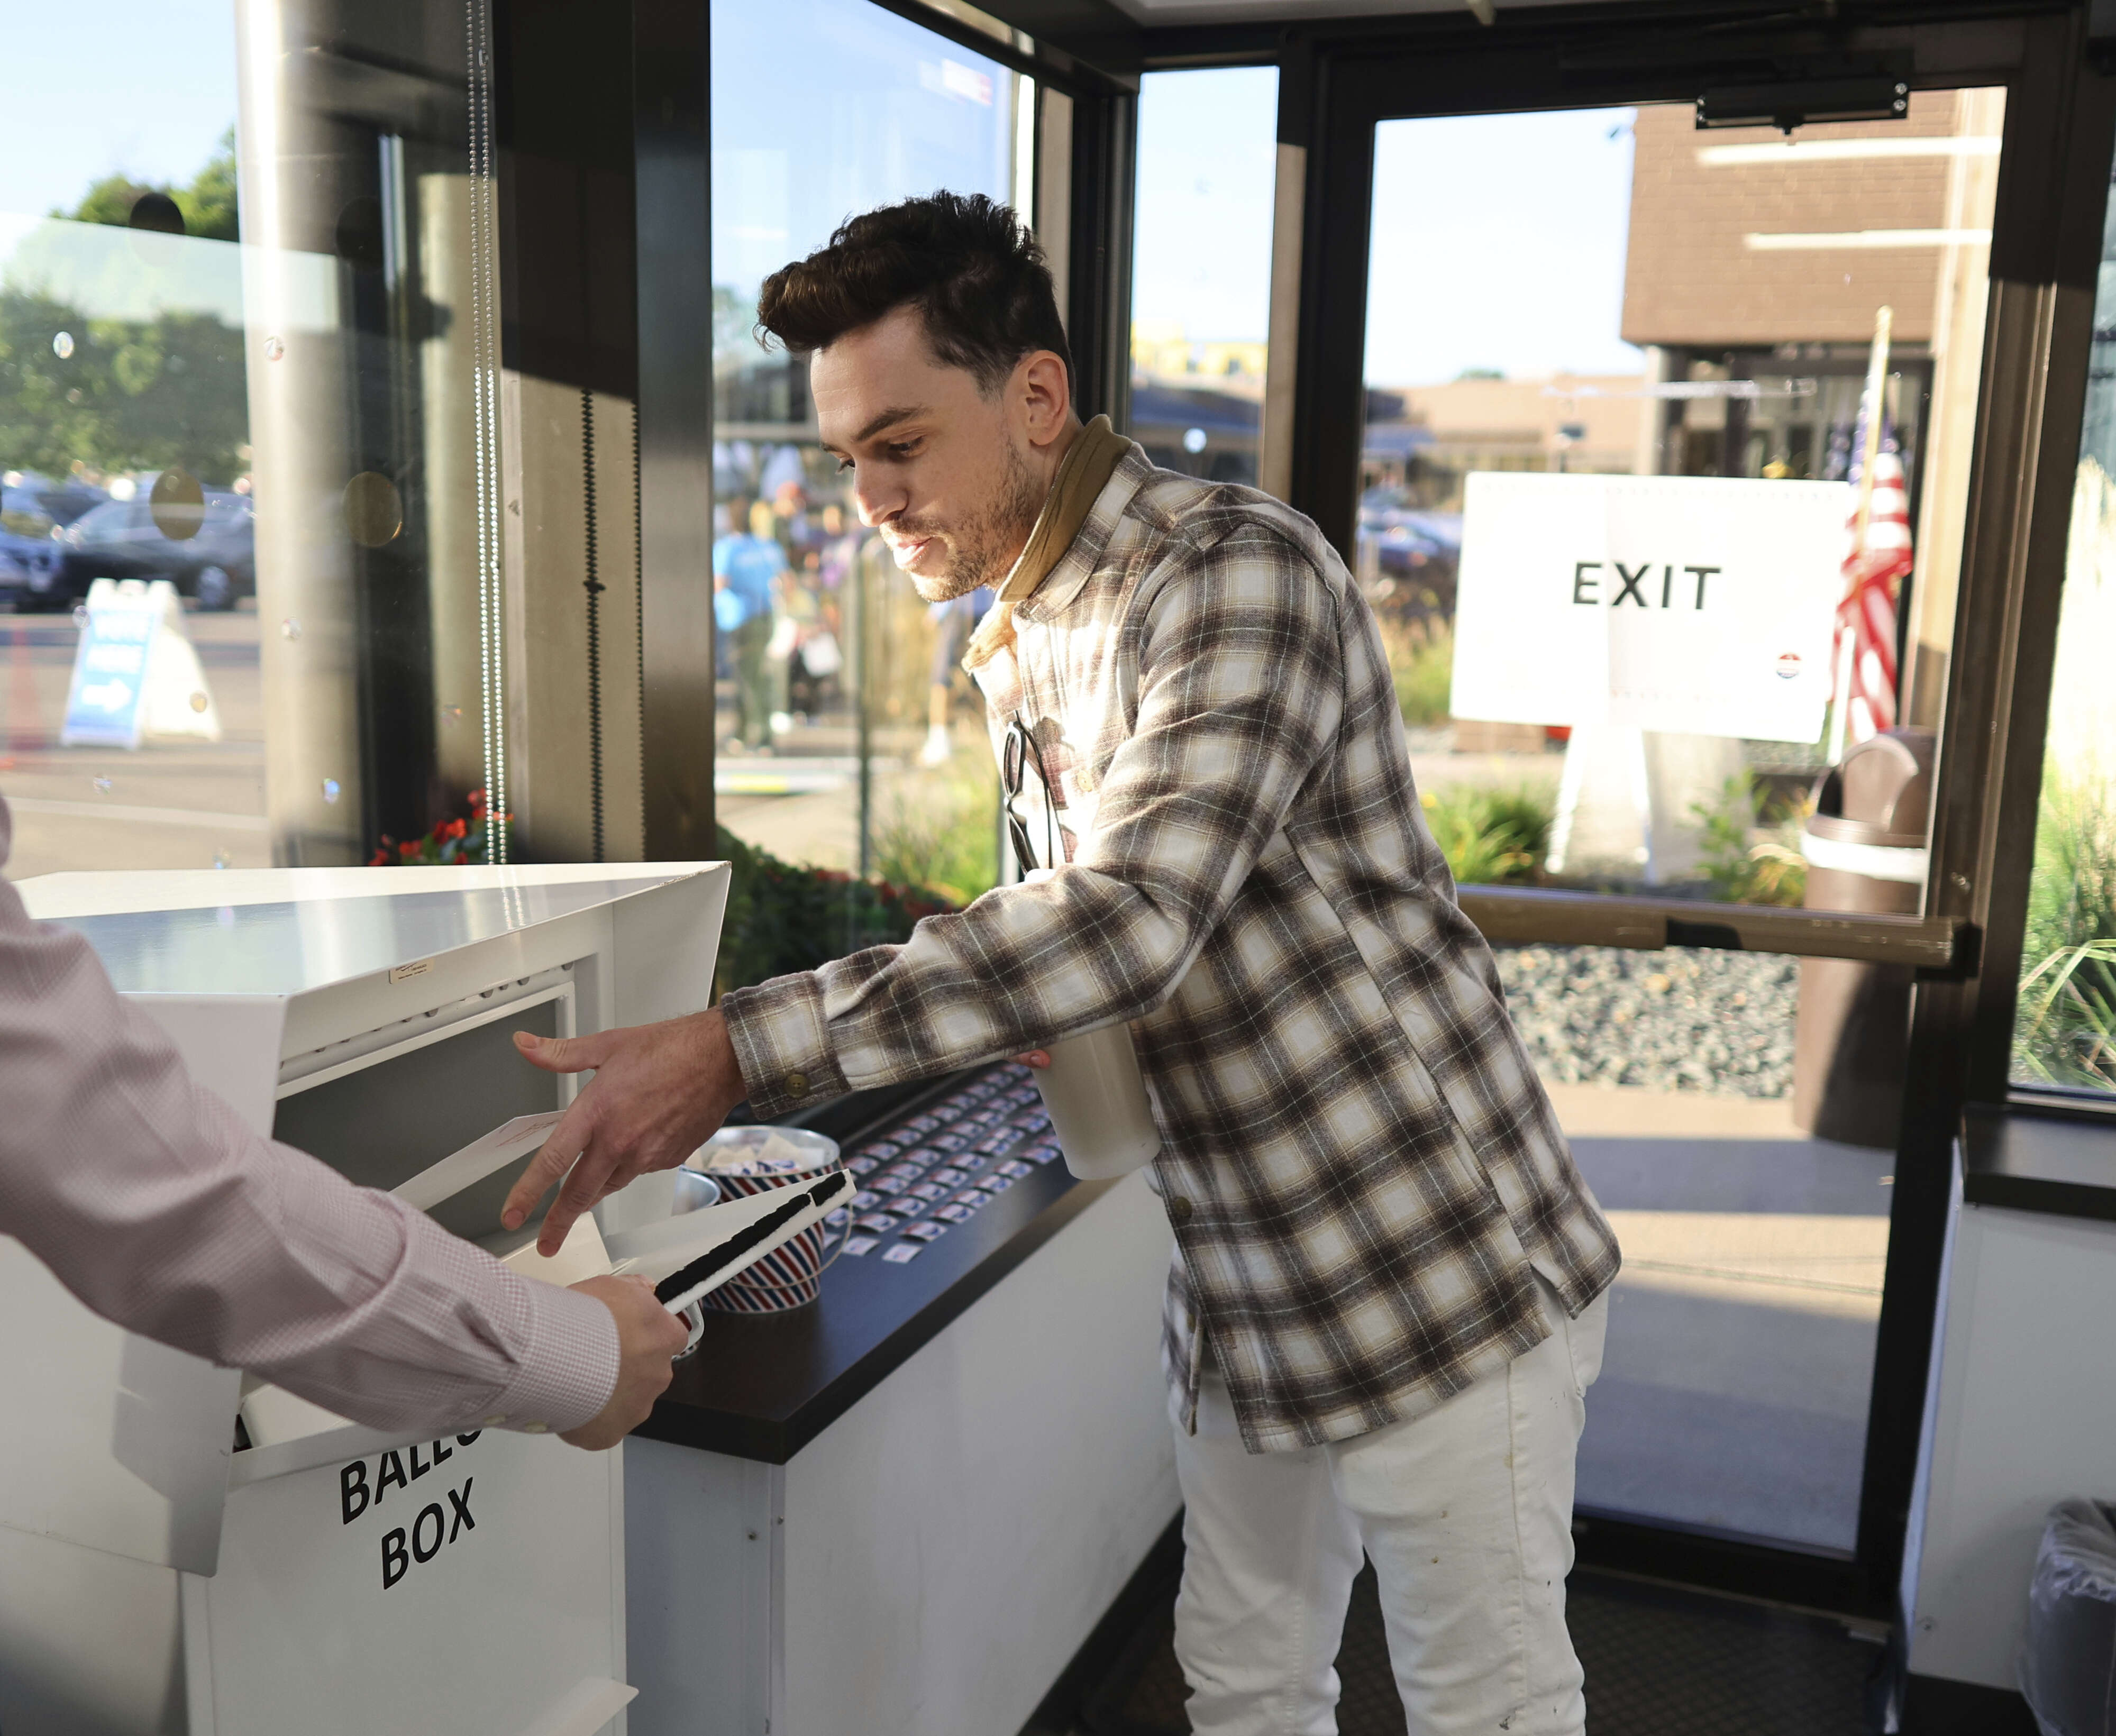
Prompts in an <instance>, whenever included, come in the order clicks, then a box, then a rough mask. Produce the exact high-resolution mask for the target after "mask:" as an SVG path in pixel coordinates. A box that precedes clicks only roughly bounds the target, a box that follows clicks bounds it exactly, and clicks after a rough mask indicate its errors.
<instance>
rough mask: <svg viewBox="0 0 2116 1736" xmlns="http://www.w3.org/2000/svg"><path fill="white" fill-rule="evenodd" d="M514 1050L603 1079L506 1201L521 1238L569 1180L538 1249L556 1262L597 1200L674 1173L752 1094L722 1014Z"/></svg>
mask: <svg viewBox="0 0 2116 1736" xmlns="http://www.w3.org/2000/svg"><path fill="white" fill-rule="evenodd" d="M514 1044H515V1047H516V1048H517V1049H520V1050H521V1051H522V1054H523V1055H524V1056H526V1057H527V1059H529V1060H531V1061H532V1062H533V1063H536V1065H537V1066H538V1067H540V1068H544V1069H545V1071H546V1072H554V1073H577V1072H587V1071H589V1070H590V1069H592V1070H593V1071H594V1073H595V1077H594V1078H593V1079H591V1081H589V1082H588V1083H587V1084H586V1086H583V1087H582V1091H581V1094H580V1095H578V1096H577V1097H576V1098H574V1100H573V1107H572V1108H571V1109H568V1110H567V1111H566V1114H565V1116H564V1118H563V1120H561V1121H560V1122H559V1125H558V1126H557V1127H555V1128H554V1129H553V1130H552V1132H551V1137H550V1138H549V1139H547V1140H545V1141H544V1147H543V1149H542V1150H540V1151H539V1152H538V1153H537V1154H536V1159H535V1160H534V1161H533V1162H531V1164H530V1165H529V1167H528V1168H527V1169H526V1170H524V1171H523V1172H522V1178H521V1180H519V1181H518V1182H517V1183H515V1184H514V1188H513V1192H510V1193H509V1194H508V1196H507V1204H506V1206H505V1208H504V1210H503V1211H502V1213H501V1221H502V1222H503V1223H504V1224H506V1226H507V1227H508V1229H519V1228H520V1227H521V1226H522V1224H525V1223H527V1221H528V1219H529V1214H530V1213H531V1211H533V1210H535V1209H536V1202H537V1201H539V1200H540V1199H542V1198H543V1197H544V1196H545V1194H546V1193H548V1192H550V1190H551V1188H552V1187H553V1186H554V1184H556V1183H559V1181H560V1178H562V1177H563V1186H560V1187H559V1196H558V1198H557V1199H556V1200H555V1201H553V1202H552V1206H551V1210H550V1213H549V1215H546V1217H545V1219H544V1226H543V1229H542V1232H541V1233H540V1235H539V1236H538V1237H537V1239H536V1246H537V1247H538V1248H539V1249H540V1250H541V1251H542V1252H544V1253H545V1255H547V1256H548V1255H551V1254H555V1253H556V1252H557V1251H559V1245H560V1244H561V1243H562V1242H564V1240H565V1239H566V1234H567V1232H568V1231H569V1230H571V1229H573V1224H574V1221H575V1220H576V1219H578V1218H579V1217H580V1215H582V1213H583V1212H585V1211H586V1210H588V1209H589V1208H590V1207H591V1206H594V1205H595V1204H596V1202H597V1201H600V1200H603V1199H606V1198H608V1197H609V1196H610V1195H611V1194H613V1193H615V1192H617V1191H618V1189H619V1188H620V1187H623V1186H625V1185H626V1183H629V1182H632V1181H634V1180H637V1178H639V1177H641V1176H642V1175H646V1174H647V1173H650V1172H651V1171H653V1170H656V1169H674V1168H675V1167H676V1166H677V1165H678V1164H680V1163H682V1162H683V1160H684V1159H685V1158H687V1157H688V1156H689V1155H691V1154H692V1152H693V1151H695V1150H697V1148H698V1147H699V1146H701V1145H703V1144H704V1143H705V1142H706V1140H708V1139H709V1138H711V1137H712V1136H713V1134H715V1132H718V1131H719V1130H720V1123H722V1122H724V1121H725V1120H726V1119H727V1118H728V1115H729V1112H730V1111H731V1110H732V1109H734V1106H735V1105H737V1104H738V1103H739V1102H741V1101H742V1100H743V1097H744V1096H745V1095H747V1091H746V1090H745V1088H744V1086H743V1082H742V1068H741V1067H740V1065H739V1064H738V1063H737V1061H736V1059H735V1053H734V1045H733V1044H732V1043H731V1042H730V1041H729V1040H728V1031H727V1022H726V1021H725V1020H724V1019H723V1018H722V1017H720V1013H718V1012H717V1011H711V1010H709V1011H707V1012H704V1013H692V1015H690V1017H687V1018H675V1019H669V1020H666V1021H665V1022H662V1023H660V1024H658V1025H633V1026H625V1027H622V1028H620V1029H618V1030H615V1031H598V1032H596V1034H595V1035H593V1036H582V1037H557V1038H552V1037H537V1036H531V1035H530V1034H529V1033H528V1032H527V1031H517V1032H515V1034H514Z"/></svg>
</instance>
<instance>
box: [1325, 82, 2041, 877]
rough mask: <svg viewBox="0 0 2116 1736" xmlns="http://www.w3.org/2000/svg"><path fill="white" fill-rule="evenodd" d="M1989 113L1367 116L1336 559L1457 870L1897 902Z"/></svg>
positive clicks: (1983, 213) (1987, 191)
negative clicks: (1391, 678)
mask: <svg viewBox="0 0 2116 1736" xmlns="http://www.w3.org/2000/svg"><path fill="white" fill-rule="evenodd" d="M2002 119H2003V92H2001V91H1995V90H1957V91H1930V92H1919V93H1916V94H1913V95H1912V97H1911V103H1910V113H1909V115H1908V117H1907V118H1906V119H1905V120H1903V121H1901V122H1873V123H1842V124H1835V125H1815V126H1803V127H1801V128H1799V129H1798V130H1797V131H1796V134H1795V135H1793V136H1792V138H1791V139H1790V140H1788V139H1787V137H1785V136H1783V135H1780V134H1779V133H1778V132H1777V131H1775V130H1773V129H1770V128H1755V129H1730V130H1724V131H1700V130H1698V129H1697V127H1696V126H1695V122H1694V117H1693V113H1692V111H1691V109H1690V108H1687V107H1676V106H1673V105H1669V106H1663V107H1648V108H1636V109H1630V108H1622V109H1596V110H1572V111H1561V112H1555V113H1535V114H1511V115H1487V116H1473V117H1447V118H1439V119H1432V120H1405V121H1392V122H1384V123H1383V124H1382V125H1381V126H1379V127H1378V128H1377V130H1376V139H1375V179H1374V200H1373V243H1372V251H1371V256H1370V262H1369V294H1368V325H1367V338H1366V377H1367V382H1368V389H1367V394H1366V417H1367V420H1366V425H1365V432H1364V443H1363V445H1364V452H1363V460H1362V466H1361V476H1360V500H1359V521H1358V532H1357V549H1356V553H1357V563H1356V564H1357V570H1358V574H1359V579H1360V581H1361V583H1362V586H1364V589H1365V590H1366V593H1367V595H1368V596H1369V599H1371V600H1372V602H1373V605H1374V608H1375V612H1376V613H1377V615H1378V617H1379V618H1380V621H1381V623H1382V632H1383V635H1384V636H1385V638H1386V640H1387V643H1388V646H1389V650H1390V654H1391V658H1392V663H1393V664H1394V666H1395V668H1396V677H1397V690H1398V694H1399V697H1400V699H1401V703H1402V705H1403V710H1404V714H1405V722H1406V723H1407V725H1408V726H1409V728H1410V731H1411V734H1412V745H1413V749H1414V752H1415V756H1416V760H1417V765H1418V772H1419V780H1420V785H1421V788H1422V789H1423V790H1424V795H1425V799H1426V801H1427V803H1428V807H1429V808H1430V809H1431V810H1432V811H1433V813H1434V817H1435V822H1436V825H1437V826H1438V827H1439V828H1440V829H1442V832H1443V834H1445V835H1451V836H1453V837H1456V838H1459V839H1460V840H1461V848H1460V849H1459V850H1458V851H1456V868H1457V873H1458V875H1459V876H1460V877H1461V879H1465V880H1469V881H1478V880H1503V881H1511V882H1516V883H1523V884H1528V883H1533V884H1545V885H1554V886H1561V887H1571V888H1575V889H1586V890H1605V891H1621V892H1639V891H1646V890H1653V891H1658V892H1663V893H1671V894H1674V895H1677V896H1682V897H1697V898H1709V899H1718V900H1723V901H1735V902H1750V903H1769V904H1794V905H1797V904H1801V903H1802V902H1806V903H1807V904H1809V905H1810V906H1824V905H1827V906H1831V907H1838V908H1845V907H1850V908H1853V909H1857V910H1865V911H1873V912H1882V911H1887V912H1913V913H1914V912H1916V911H1917V910H1918V909H1919V908H1920V907H1921V899H1922V893H1923V884H1922V882H1923V878H1924V873H1923V866H1922V865H1923V862H1924V857H1923V855H1922V851H1923V847H1924V844H1925V831H1926V828H1927V824H1928V817H1929V816H1928V811H1927V806H1925V805H1926V804H1929V801H1930V788H1931V777H1932V771H1933V761H1934V755H1935V752H1936V746H1935V742H1934V734H1933V731H1934V726H1935V725H1936V723H1937V721H1938V719H1939V715H1940V711H1941V700H1942V698H1943V696H1944V688H1945V682H1946V652H1947V647H1948V645H1949V644H1950V643H1951V638H1952V633H1953V608H1954V595H1955V590H1956V583H1957V574H1958V570H1959V564H1960V558H1961V543H1962V526H1963V514H1964V511H1965V509H1966V499H1967V489H1966V475H1967V466H1968V463H1969V459H1970V455H1971V447H1972V444H1973V436H1974V427H1975V416H1976V396H1977V386H1978V378H1979V371H1980V359H1981V351H1982V330H1983V321H1984V313H1985V299H1986V270H1987V265H1988V256H1989V237H1990V225H1991V214H1992V209H1993V201H1994V196H1995V189H1996V185H1997V172H1998V153H1999V133H2000V127H2001V122H2002ZM1471 260H1473V261H1475V262H1476V265H1475V269H1452V268H1453V266H1454V265H1456V264H1459V263H1460V262H1462V261H1471ZM1440 262H1447V264H1442V263H1440ZM1561 286H1562V287H1561ZM1561 477H1562V478H1566V479H1571V480H1564V481H1559V480H1556V479H1558V478H1561ZM1617 479H1626V480H1623V481H1621V482H1620V481H1618V480H1617ZM1767 485H1768V486H1767ZM1575 544H1577V546H1575ZM1882 733H1891V734H1892V735H1893V740H1894V742H1896V744H1897V745H1896V746H1893V747H1888V748H1885V749H1883V750H1876V752H1877V753H1879V755H1881V757H1879V758H1875V757H1874V756H1872V755H1865V756H1862V757H1861V765H1860V768H1859V769H1858V770H1856V772H1854V771H1852V770H1849V769H1847V771H1846V772H1845V773H1844V774H1842V776H1841V777H1838V778H1829V777H1828V776H1827V775H1826V774H1828V773H1829V771H1830V769H1831V768H1832V767H1833V766H1835V765H1838V763H1839V762H1840V761H1842V760H1845V759H1846V756H1847V754H1850V753H1852V752H1853V751H1855V750H1856V749H1858V748H1859V747H1860V746H1861V744H1862V743H1865V742H1868V741H1870V738H1872V737H1875V736H1876V735H1879V734H1882ZM1884 762H1885V763H1884ZM1818 804H1819V814H1820V818H1819V820H1814V823H1812V824H1810V820H1813V819H1814V815H1815V812H1816V810H1817V805H1818ZM1867 847H1879V848H1881V849H1883V850H1893V851H1896V852H1898V855H1897V857H1888V858H1886V859H1885V861H1884V858H1879V857H1870V856H1867V855H1864V854H1862V853H1861V852H1862V851H1864V850H1865V848H1867ZM1877 862H1884V866H1887V867H1888V871H1889V875H1891V876H1893V877H1891V878H1885V879H1881V880H1876V879H1875V876H1874V875H1872V874H1870V873H1869V872H1868V871H1867V870H1871V869H1873V868H1874V867H1875V864H1876V863H1877ZM1810 870H1817V871H1815V872H1812V873H1811V872H1810ZM1853 879H1856V880H1857V881H1858V883H1859V884H1857V886H1856V887H1852V886H1851V885H1850V881H1851V880H1853ZM1847 900H1849V901H1851V902H1849V903H1848V904H1847Z"/></svg>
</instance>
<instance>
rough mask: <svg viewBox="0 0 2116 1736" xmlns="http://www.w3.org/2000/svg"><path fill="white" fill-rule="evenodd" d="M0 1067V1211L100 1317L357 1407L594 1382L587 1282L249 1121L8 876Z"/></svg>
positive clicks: (602, 1368) (569, 1405)
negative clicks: (548, 1272)
mask: <svg viewBox="0 0 2116 1736" xmlns="http://www.w3.org/2000/svg"><path fill="white" fill-rule="evenodd" d="M7 838H8V820H7V806H6V804H5V802H4V801H0V861H5V860H6V856H7ZM0 1079H5V1080H6V1081H7V1103H6V1109H7V1113H6V1114H5V1115H4V1116H0V1233H4V1234H7V1235H9V1236H12V1237H15V1238H17V1239H19V1240H20V1241H21V1242H23V1243H24V1244H25V1246H26V1247H28V1248H29V1250H30V1252H31V1253H33V1254H34V1255H35V1256H37V1257H38V1258H39V1260H41V1261H43V1262H44V1264H45V1265H47V1266H48V1267H49V1268H50V1269H51V1270H52V1271H53V1274H55V1275H56V1276H57V1278H58V1279H59V1281H60V1282H61V1283H62V1284H64V1285H65V1286H66V1287H67V1288H68V1289H69V1290H71V1291H72V1292H73V1293H74V1294H75V1295H76V1296H77V1297H80V1300H81V1301H82V1302H84V1303H85V1304H86V1305H87V1306H88V1307H90V1308H92V1309H94V1311H96V1312H97V1313H98V1314H100V1315H102V1316H104V1317H105V1318H106V1319H108V1320H114V1321H116V1322H117V1324H118V1325H122V1326H124V1327H126V1328H127V1329H128V1330H131V1331H134V1332H137V1333H140V1334H142V1335H143V1336H145V1337H147V1338H151V1339H158V1340H159V1341H160V1342H161V1343H165V1344H172V1345H174V1346H175V1347H176V1348H178V1349H180V1350H186V1351H190V1352H191V1353H193V1354H194V1355H196V1356H200V1357H206V1358H208V1359H209V1360H210V1361H213V1362H218V1363H220V1364H223V1366H236V1367H242V1368H245V1369H248V1370H250V1371H251V1372H253V1373H255V1374H257V1375H261V1376H263V1377H264V1378H265V1379H267V1380H272V1381H274V1382H276V1383H277V1384H278V1385H282V1386H284V1387H286V1388H287V1389H288V1390H289V1391H292V1392H295V1393H298V1394H300V1395H301V1397H303V1398H308V1399H311V1400H312V1401H313V1402H315V1403H318V1404H320V1405H323V1406H324V1407H325V1408H327V1409H329V1410H332V1411H335V1412H338V1413H339V1414H340V1415H342V1416H346V1417H352V1418H353V1419H354V1420H355V1421H359V1422H364V1423H366V1424H369V1425H370V1426H374V1427H376V1428H386V1429H398V1428H403V1429H416V1430H418V1431H421V1432H423V1431H426V1430H427V1429H432V1430H434V1431H436V1432H439V1431H445V1430H449V1429H453V1428H458V1427H478V1426H509V1427H517V1428H523V1427H531V1426H537V1425H540V1426H543V1427H545V1428H547V1429H549V1430H550V1431H552V1432H553V1433H559V1432H563V1431H565V1430H568V1429H571V1428H574V1427H577V1426H579V1425H580V1424H582V1423H583V1422H586V1421H587V1420H588V1419H589V1418H590V1417H593V1416H595V1415H596V1412H599V1411H600V1409H601V1408H602V1407H603V1406H604V1405H605V1403H608V1402H609V1395H610V1394H611V1392H612V1391H613V1390H614V1388H615V1385H616V1381H617V1371H618V1340H617V1328H616V1323H615V1321H614V1320H613V1319H612V1318H611V1316H610V1313H609V1310H608V1309H607V1308H605V1307H603V1305H602V1304H601V1303H600V1302H597V1301H596V1300H595V1298H593V1297H589V1296H583V1295H580V1294H577V1293H574V1292H572V1291H568V1290H561V1289H558V1288H554V1287H553V1286H551V1285H549V1284H539V1283H537V1282H536V1281H534V1280H533V1279H526V1278H523V1277H521V1276H519V1275H518V1274H515V1273H513V1272H512V1271H510V1270H508V1269H507V1268H506V1267H505V1266H504V1265H500V1264H499V1261H496V1260H495V1259H493V1258H492V1257H491V1256H490V1255H489V1254H486V1253H485V1252H484V1251H482V1250H481V1249H479V1248H476V1247H472V1246H471V1245H470V1244H469V1243H468V1242H463V1241H461V1240H459V1239H458V1238H456V1237H454V1236H452V1235H450V1234H449V1233H448V1232H446V1231H445V1230H444V1229H441V1228H440V1227H439V1225H438V1224H435V1223H434V1222H433V1221H432V1220H431V1219H429V1218H427V1217H426V1215H424V1214H423V1213H421V1212H418V1211H416V1210H412V1208H411V1207H409V1206H406V1205H405V1204H404V1203H403V1201H400V1200H396V1199H393V1198H391V1197H390V1196H388V1195H386V1194H381V1193H377V1192H374V1191H372V1190H370V1189H368V1188H363V1187H354V1186H353V1185H352V1183H349V1182H347V1180H345V1178H343V1177H342V1176H340V1175H339V1174H338V1173H337V1172H336V1171H335V1170H333V1169H329V1168H328V1167H327V1166H326V1165H324V1164H320V1163H318V1162H317V1161H316V1160H315V1159H314V1158H311V1157H309V1156H306V1155H304V1154H303V1153H301V1152H299V1151H296V1150H292V1149H291V1148H289V1147H288V1146H282V1145H277V1144H274V1143H273V1142H272V1141H268V1140H265V1139H260V1138H259V1137H257V1135H256V1134H255V1133H254V1132H251V1130H250V1129H249V1128H248V1127H246V1126H245V1125H244V1124H243V1123H242V1120H241V1119H240V1118H238V1117H237V1115H236V1114H235V1112H234V1111H233V1110H232V1109H230V1108H229V1107H228V1105H226V1104H225V1103H223V1102H222V1101H221V1100H220V1099H219V1098H218V1097H216V1096H214V1095H213V1093H212V1092H210V1091H206V1090H205V1089H203V1088H202V1087H200V1086H198V1085H196V1084H195V1083H194V1082H192V1081H191V1078H190V1077H189V1075H188V1074H186V1072H185V1070H184V1067H183V1063H182V1061H181V1060H180V1059H178V1057H177V1054H176V1052H175V1050H174V1049H173V1048H172V1047H171V1045H170V1044H169V1042H168V1039H167V1038H166V1037H165V1036H163V1034H162V1032H161V1031H160V1029H159V1027H158V1026H156V1025H155V1024H154V1022H153V1021H152V1020H151V1019H150V1018H148V1017H146V1016H145V1014H144V1013H140V1011H139V1010H138V1009H136V1008H133V1007H131V1006H129V1005H128V1004H127V1003H126V1002H125V1001H124V1000H123V999H122V998H120V996H119V995H118V994H117V992H116V991H115V990H113V988H112V987H111V985H110V981H109V979H108V977H107V976H105V975H104V974H103V967H102V966H101V964H100V963H99V962H98V961H97V959H96V958H95V956H94V953H93V951H92V950H91V949H90V947H89V945H88V943H87V942H86V941H85V940H84V939H81V938H80V936H79V935H75V934H71V933H70V932H68V931H67V930H64V929H61V928H57V927H53V926H40V925H38V924H35V923H33V922H31V921H30V920H29V918H28V916H26V915H25V912H24V911H23V908H22V902H21V898H20V897H19V896H18V895H17V893H16V891H15V889H14V888H13V887H12V886H11V885H8V884H7V883H6V882H5V881H0ZM501 1418H504V1423H503V1422H501V1421H499V1420H498V1419H501Z"/></svg>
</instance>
